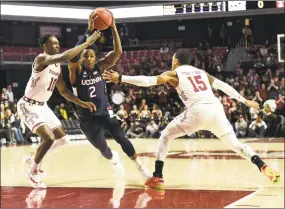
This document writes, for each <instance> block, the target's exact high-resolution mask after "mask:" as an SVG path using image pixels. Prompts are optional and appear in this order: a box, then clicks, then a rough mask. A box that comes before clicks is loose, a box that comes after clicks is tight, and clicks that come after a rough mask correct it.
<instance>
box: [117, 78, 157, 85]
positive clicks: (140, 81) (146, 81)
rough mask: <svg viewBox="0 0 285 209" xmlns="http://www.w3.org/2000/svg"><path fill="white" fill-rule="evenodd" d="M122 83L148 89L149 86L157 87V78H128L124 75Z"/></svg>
mask: <svg viewBox="0 0 285 209" xmlns="http://www.w3.org/2000/svg"><path fill="white" fill-rule="evenodd" d="M121 82H123V83H129V84H133V85H136V86H143V87H148V86H155V85H157V78H156V76H143V75H139V76H126V75H122V78H121Z"/></svg>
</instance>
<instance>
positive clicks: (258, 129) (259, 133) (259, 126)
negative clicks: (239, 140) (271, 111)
mask: <svg viewBox="0 0 285 209" xmlns="http://www.w3.org/2000/svg"><path fill="white" fill-rule="evenodd" d="M266 128H267V125H266V123H265V122H264V121H263V120H262V118H261V116H260V115H258V116H257V118H256V120H254V121H252V122H251V124H250V125H249V133H250V135H251V136H253V137H264V133H265V130H266Z"/></svg>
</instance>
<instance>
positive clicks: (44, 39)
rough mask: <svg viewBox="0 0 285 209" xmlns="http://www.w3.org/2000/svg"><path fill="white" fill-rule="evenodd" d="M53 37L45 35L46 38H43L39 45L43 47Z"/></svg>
mask: <svg viewBox="0 0 285 209" xmlns="http://www.w3.org/2000/svg"><path fill="white" fill-rule="evenodd" d="M52 36H53V35H50V34H47V35H44V36H41V37H40V38H39V39H38V41H39V44H40V46H41V47H43V45H44V44H45V43H46V42H47V40H48V39H49V38H50V37H52Z"/></svg>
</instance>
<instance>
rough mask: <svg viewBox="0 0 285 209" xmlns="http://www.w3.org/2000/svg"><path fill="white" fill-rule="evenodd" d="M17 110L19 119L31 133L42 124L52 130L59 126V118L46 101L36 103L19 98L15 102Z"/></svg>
mask: <svg viewBox="0 0 285 209" xmlns="http://www.w3.org/2000/svg"><path fill="white" fill-rule="evenodd" d="M17 111H18V115H19V117H20V118H21V120H22V121H23V122H24V123H25V124H26V126H27V127H28V128H29V129H30V130H31V131H32V132H33V133H36V131H37V129H38V128H39V127H40V126H42V125H44V124H46V125H47V126H48V127H49V128H50V129H51V130H52V131H53V130H55V129H57V128H58V127H60V126H61V122H60V120H59V119H58V118H57V117H56V116H55V114H54V113H53V111H52V110H51V109H50V108H49V107H48V105H47V104H46V103H44V105H37V104H32V103H29V102H26V101H24V100H23V99H20V100H19V102H18V103H17Z"/></svg>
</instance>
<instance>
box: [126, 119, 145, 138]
mask: <svg viewBox="0 0 285 209" xmlns="http://www.w3.org/2000/svg"><path fill="white" fill-rule="evenodd" d="M126 135H127V137H133V138H141V137H142V136H143V128H142V125H141V124H140V123H139V122H138V121H135V122H131V126H130V128H129V130H128V131H127V133H126Z"/></svg>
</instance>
